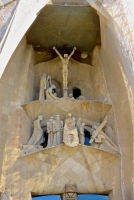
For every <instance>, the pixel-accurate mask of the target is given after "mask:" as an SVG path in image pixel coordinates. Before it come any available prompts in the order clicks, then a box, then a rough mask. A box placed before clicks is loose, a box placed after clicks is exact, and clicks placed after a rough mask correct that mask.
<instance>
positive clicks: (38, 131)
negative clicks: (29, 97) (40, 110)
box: [27, 115, 44, 145]
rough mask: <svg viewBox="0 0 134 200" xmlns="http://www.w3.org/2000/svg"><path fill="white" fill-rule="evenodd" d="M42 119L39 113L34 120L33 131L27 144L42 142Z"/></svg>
mask: <svg viewBox="0 0 134 200" xmlns="http://www.w3.org/2000/svg"><path fill="white" fill-rule="evenodd" d="M42 119H43V116H42V115H39V116H38V119H37V120H35V121H34V131H33V134H32V137H31V138H30V140H29V141H28V143H27V145H40V144H41V143H43V142H44V137H43V129H42V128H41V121H42Z"/></svg>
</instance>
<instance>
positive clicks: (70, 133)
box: [63, 113, 79, 147]
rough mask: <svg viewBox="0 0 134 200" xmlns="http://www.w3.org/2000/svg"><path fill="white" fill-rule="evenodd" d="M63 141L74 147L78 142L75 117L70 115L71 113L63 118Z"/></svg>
mask: <svg viewBox="0 0 134 200" xmlns="http://www.w3.org/2000/svg"><path fill="white" fill-rule="evenodd" d="M63 142H64V143H65V144H66V145H67V146H69V147H75V146H77V145H78V144H79V138H78V132H77V129H76V126H75V118H73V117H71V113H69V114H68V118H67V119H66V120H65V126H64V133H63Z"/></svg>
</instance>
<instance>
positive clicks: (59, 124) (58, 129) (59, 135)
mask: <svg viewBox="0 0 134 200" xmlns="http://www.w3.org/2000/svg"><path fill="white" fill-rule="evenodd" d="M53 132H54V141H53V146H55V145H60V144H62V143H63V121H61V119H60V115H56V118H55V120H54V121H53Z"/></svg>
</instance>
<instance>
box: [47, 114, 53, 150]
mask: <svg viewBox="0 0 134 200" xmlns="http://www.w3.org/2000/svg"><path fill="white" fill-rule="evenodd" d="M53 120H54V118H53V117H50V120H49V122H47V132H48V142H47V147H52V146H53V139H54V134H53Z"/></svg>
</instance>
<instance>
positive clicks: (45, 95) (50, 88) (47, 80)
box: [39, 47, 76, 101]
mask: <svg viewBox="0 0 134 200" xmlns="http://www.w3.org/2000/svg"><path fill="white" fill-rule="evenodd" d="M53 49H54V50H55V52H56V53H57V54H58V56H59V58H60V59H61V62H62V76H63V84H62V86H63V96H67V95H65V94H67V93H66V90H67V89H68V81H67V78H68V63H69V60H70V58H71V56H72V55H73V54H74V52H75V50H76V47H74V48H73V51H72V52H71V54H70V55H69V56H68V54H64V58H63V57H62V55H61V54H60V53H59V52H58V50H57V49H56V47H53ZM54 90H56V86H55V85H54V84H52V80H51V76H49V75H47V74H43V76H42V77H41V80H40V91H39V100H40V101H44V100H45V99H55V100H56V99H58V97H57V94H56V92H54Z"/></svg>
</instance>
